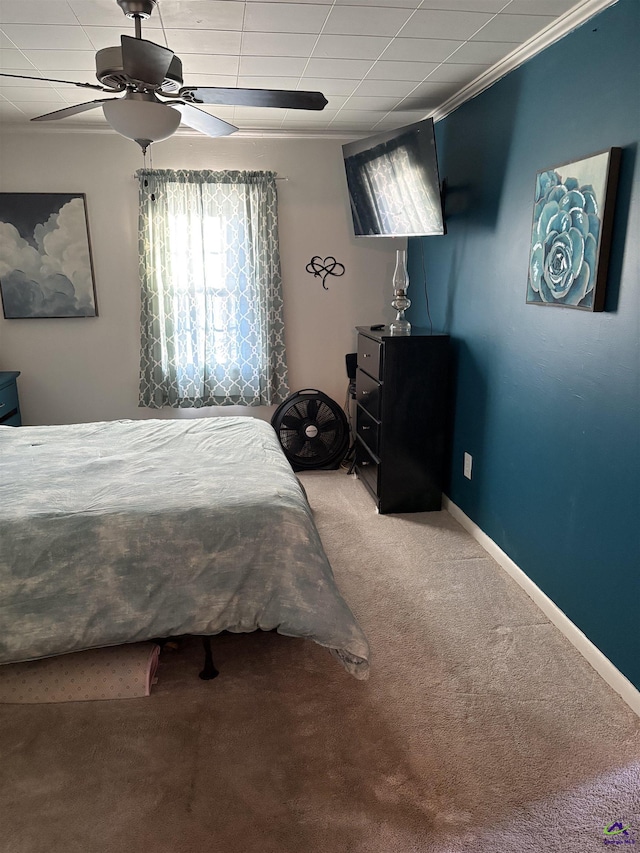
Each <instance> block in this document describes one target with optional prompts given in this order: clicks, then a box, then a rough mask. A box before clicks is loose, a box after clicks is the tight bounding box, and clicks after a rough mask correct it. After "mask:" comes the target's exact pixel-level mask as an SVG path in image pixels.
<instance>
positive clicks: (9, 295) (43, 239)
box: [0, 193, 98, 320]
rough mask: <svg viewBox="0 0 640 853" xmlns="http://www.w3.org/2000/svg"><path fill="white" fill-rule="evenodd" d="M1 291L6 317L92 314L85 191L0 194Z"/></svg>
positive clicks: (93, 301) (94, 309)
mask: <svg viewBox="0 0 640 853" xmlns="http://www.w3.org/2000/svg"><path fill="white" fill-rule="evenodd" d="M0 294H1V296H2V308H3V311H4V316H5V318H6V319H8V320H18V319H37V318H47V317H51V318H52V317H96V316H97V314H98V310H97V306H96V293H95V282H94V278H93V265H92V260H91V245H90V242H89V226H88V222H87V207H86V202H85V196H84V195H82V194H79V193H0Z"/></svg>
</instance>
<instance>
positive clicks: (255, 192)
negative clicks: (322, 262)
mask: <svg viewBox="0 0 640 853" xmlns="http://www.w3.org/2000/svg"><path fill="white" fill-rule="evenodd" d="M138 177H139V180H140V272H141V284H142V311H141V358H140V405H141V406H149V407H152V408H160V407H162V406H173V407H179V408H186V407H189V408H190V407H200V406H214V405H246V406H258V405H267V406H268V405H274V404H277V403H280V402H282V401H283V400H284V399H286V397H287V395H288V386H287V368H286V360H285V350H284V325H283V320H282V282H281V278H280V258H279V251H278V229H277V214H276V206H277V197H276V187H275V174H274V173H272V172H189V171H177V172H173V171H169V170H146V169H143V170H140V171H139V172H138Z"/></svg>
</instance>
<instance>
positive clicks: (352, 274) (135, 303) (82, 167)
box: [0, 128, 404, 424]
mask: <svg viewBox="0 0 640 853" xmlns="http://www.w3.org/2000/svg"><path fill="white" fill-rule="evenodd" d="M343 141H344V140H338V139H335V138H332V139H326V140H320V139H277V138H273V137H271V138H268V137H265V138H259V139H242V138H237V137H236V138H234V137H231V138H227V139H218V140H212V139H209V138H207V137H204V136H179V135H178V136H175V137H173V138H172V139H170V140H167V141H165V142H162V143H158V144H156V145H154V146H153V167H154V168H158V169H178V168H185V169H261V170H273V171H275V172H277V173H278V175H279V176H281V177H282V178H283V179H284V180H280V181H279V182H278V198H279V224H280V250H281V262H282V277H283V286H284V303H285V327H286V345H287V358H288V364H289V379H290V387H291V390H292V391H297V390H301V389H303V388H318V389H319V390H321V391H324V392H325V393H326V394H329V396H331V397H333V399H335V400H337V401H338V402H339V403H341V404H342V403H343V402H344V399H345V394H346V387H347V377H346V372H345V363H344V356H345V353H347V352H351V351H353V350H354V347H355V333H354V326H356V325H369V324H371V323H378V322H383V321H387V322H388V321H390V319H391V318H392V317H393V311H392V309H391V307H390V299H391V278H392V274H393V267H394V261H395V249H396V247H401V248H402V247H403V246H404V242H403V241H399V240H396V241H393V240H389V239H366V238H358V239H356V238H355V237H354V236H353V232H352V230H351V223H350V214H349V209H348V200H347V194H346V187H345V182H344V172H343V166H342V151H341V144H342V142H343ZM142 165H143V162H142V155H141V152H140V149H139V148H138V146H137V145H136V144H135V143H134V142H130V141H129V140H125V139H123V138H122V137H120V136H118V135H117V134H115V133H68V132H58V131H49V132H41V131H40V129H39V128H36V129H34V130H33V131H32V132H29V133H20V134H18V133H11V132H2V131H0V191H2V192H67V193H68V192H73V193H85V194H86V201H87V210H88V217H89V230H90V237H91V245H92V250H93V263H94V271H95V279H96V289H97V301H98V311H99V316H98V317H95V318H84V319H82V318H78V319H67V320H5V319H4V318H3V317H0V370H20V371H21V376H20V378H19V380H18V383H19V391H20V400H21V408H22V414H23V422H24V423H25V424H43V423H77V422H86V421H97V420H111V419H114V418H144V417H194V416H196V417H198V416H200V417H202V416H207V415H211V414H230V413H232V412H235V411H237V410H233V409H231V408H220V409H207V410H199V411H197V412H194V411H193V410H177V409H162V410H157V409H156V410H152V409H140V408H138V405H137V392H138V363H139V312H140V293H139V290H140V289H139V279H138V262H137V204H138V196H137V192H138V188H137V181H136V180H135V179H134V172H135V171H136V169H139V168H141V167H142ZM314 255H319V256H320V257H322V258H324V257H326V256H329V255H331V256H333V257H335V258H336V259H337V260H338V261H339V262H340V263H342V264H344V266H345V268H346V272H345V274H344V275H343V276H342V277H341V278H335V277H329V278H328V279H327V287H328V290H324V289H323V287H322V284H321V280H320V279H319V278H314V277H313V276H312V275H310V274H309V273H307V272H306V270H305V267H306V265H307V263H308V262H309V261H310V260H311V258H312V257H313V256H314ZM242 411H243V412H244V413H249V414H257V415H259V416H262V417H269V416H270V413H271V411H272V410H269V409H260V410H256V409H249V410H246V409H244V410H242Z"/></svg>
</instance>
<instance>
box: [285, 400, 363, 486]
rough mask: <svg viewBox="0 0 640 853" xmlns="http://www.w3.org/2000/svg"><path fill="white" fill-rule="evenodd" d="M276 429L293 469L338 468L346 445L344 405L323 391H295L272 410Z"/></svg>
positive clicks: (347, 436)
mask: <svg viewBox="0 0 640 853" xmlns="http://www.w3.org/2000/svg"><path fill="white" fill-rule="evenodd" d="M271 426H272V427H273V428H274V429H275V431H276V433H277V435H278V438H279V440H280V444H281V445H282V449H283V450H284V453H285V456H286V457H287V459H288V460H289V462H290V463H291V467H292V468H293V470H294V471H305V470H310V469H315V468H323V469H334V468H339V467H340V463H341V462H342V460H343V459H344V456H345V454H346V452H347V448H348V446H349V422H348V421H347V416H346V414H345V413H344V411H343V409H342V408H341V407H340V406H339V405H338V404H337V403H336V402H335V401H334V400H332V399H331V397H327V395H326V394H323V393H322V391H315V390H313V389H307V390H305V391H296V393H295V394H291V395H290V396H289V397H287V399H286V400H285V401H284V402H283V403H281V404H280V405H279V406H278V408H277V409H276V410H275V412H274V413H273V417H272V418H271Z"/></svg>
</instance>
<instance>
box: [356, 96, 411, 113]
mask: <svg viewBox="0 0 640 853" xmlns="http://www.w3.org/2000/svg"><path fill="white" fill-rule="evenodd" d="M397 103H398V98H393V97H391V98H390V97H387V98H385V97H375V96H371V97H364V96H361V95H352V96H351V97H350V98H349V99H348V100H347V102H346V103H345V105H344V106H345V109H347V110H349V111H350V112H352V111H353V112H383V113H386V112H388V111H389V110H392V109H393V108H394V107H395V105H396V104H397Z"/></svg>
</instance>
